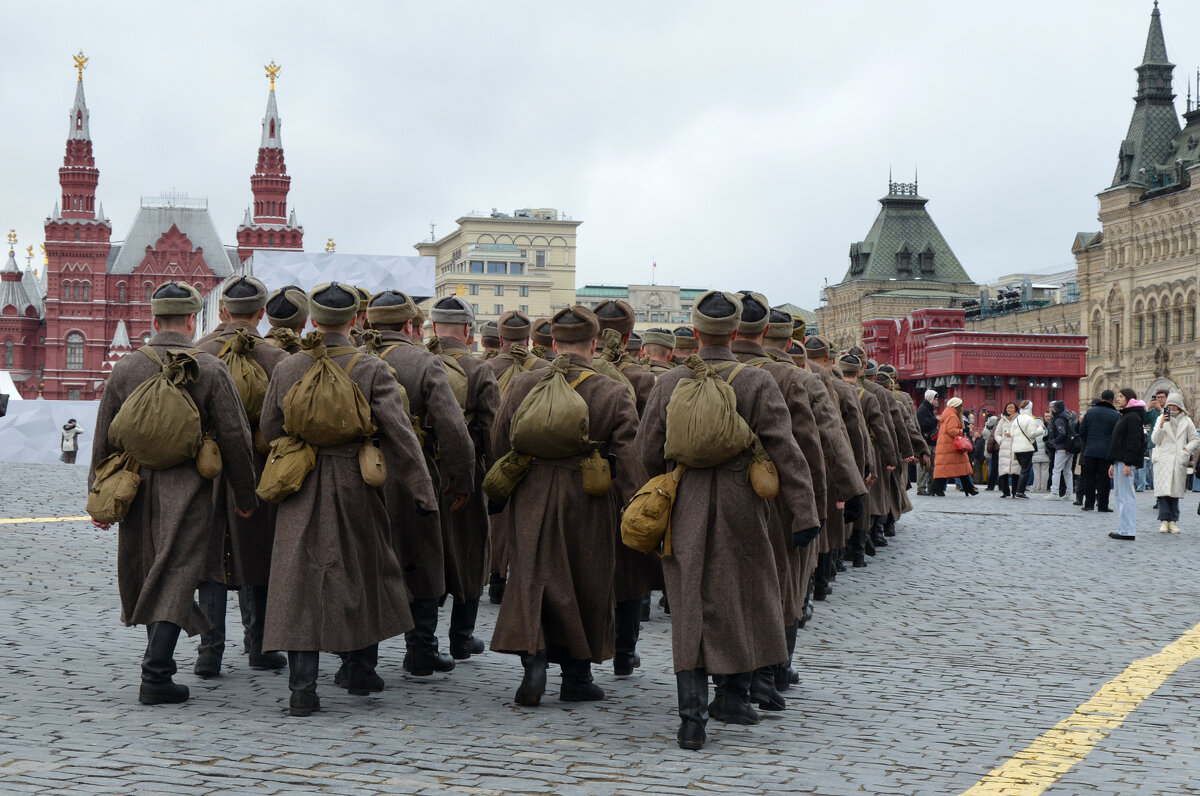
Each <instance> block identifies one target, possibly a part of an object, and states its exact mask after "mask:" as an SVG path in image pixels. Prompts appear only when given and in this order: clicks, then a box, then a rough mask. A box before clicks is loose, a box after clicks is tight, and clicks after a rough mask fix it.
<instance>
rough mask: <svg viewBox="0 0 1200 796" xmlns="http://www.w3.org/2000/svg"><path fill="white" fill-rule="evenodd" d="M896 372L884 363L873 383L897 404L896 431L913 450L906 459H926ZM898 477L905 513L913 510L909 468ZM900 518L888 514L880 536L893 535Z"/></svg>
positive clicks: (912, 411) (913, 411) (913, 412)
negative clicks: (910, 495)
mask: <svg viewBox="0 0 1200 796" xmlns="http://www.w3.org/2000/svg"><path fill="white" fill-rule="evenodd" d="M898 376H899V374H898V373H897V372H896V368H895V367H894V366H893V365H888V364H883V365H880V366H879V369H878V371H876V373H875V382H876V383H877V384H878V385H879V386H881V387H883V388H884V389H885V390H887V391H888V393H889V394H890V396H891V398H892V400H893V401H895V402H896V406H897V407H899V421H900V425H897V426H896V433H897V434H898V435H900V436H904V437H905V438H906V444H907V446H908V449H909V450H910V451H911V452H912V456H911V457H910V458H909V461H911V462H916V461H927V460H928V459H929V446H927V445H926V444H925V437H924V436H922V434H921V428H920V426H919V425H918V424H917V410H916V408H915V407H914V406H913V402H912V399H911V398H910V397H909V396H908V394H907V393H903V392H901V391H900V387H899V385H898V384H897V378H898ZM902 470H903V471H902V472H901V473H900V477H899V478H898V479H897V487H898V488H899V490H900V502H901V513H903V514H907V513H908V512H910V511H912V502H911V501H909V499H908V489H909V486H910V485H909V481H908V468H907V467H904V468H902ZM899 518H900V517H899V515H898V514H894V515H889V516H888V518H887V519H886V520H885V521H884V523H883V535H884V536H888V537H890V536H895V535H896V520H898V519H899Z"/></svg>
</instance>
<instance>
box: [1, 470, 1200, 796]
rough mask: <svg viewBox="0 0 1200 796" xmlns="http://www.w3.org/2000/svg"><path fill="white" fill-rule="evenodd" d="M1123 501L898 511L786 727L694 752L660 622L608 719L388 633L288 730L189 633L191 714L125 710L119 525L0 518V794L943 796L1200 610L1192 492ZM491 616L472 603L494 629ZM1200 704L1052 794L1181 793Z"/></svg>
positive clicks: (822, 612)
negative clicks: (1134, 537) (360, 684)
mask: <svg viewBox="0 0 1200 796" xmlns="http://www.w3.org/2000/svg"><path fill="white" fill-rule="evenodd" d="M81 470H82V468H68V467H63V466H54V465H11V464H8V465H0V479H2V481H3V484H4V486H5V490H4V492H5V495H4V497H3V498H0V518H20V517H49V516H80V515H82V514H83V513H84V512H83V503H84V500H83V479H84V473H83V472H81ZM1138 498H1139V503H1140V512H1141V519H1140V522H1139V524H1140V531H1141V535H1140V536H1139V538H1138V541H1137V542H1135V543H1133V544H1129V543H1124V542H1115V541H1111V540H1109V539H1108V538H1107V532H1108V531H1109V530H1111V529H1113V528H1115V525H1116V521H1115V516H1116V515H1115V514H1110V515H1098V514H1094V513H1088V514H1084V513H1082V512H1080V511H1079V510H1078V509H1077V508H1075V507H1073V506H1071V505H1070V504H1069V503H1068V502H1065V501H1064V502H1052V501H1046V500H1043V499H1038V498H1036V497H1035V498H1034V499H1032V500H1029V501H1021V502H1017V501H1012V500H1001V499H999V497H998V496H997V495H996V494H995V493H983V494H981V495H980V496H979V497H976V498H970V499H968V498H965V497H963V496H962V495H961V494H954V493H951V494H950V496H949V497H946V498H940V499H939V498H917V497H914V501H915V503H916V511H915V512H913V513H912V514H910V515H908V516H906V517H905V518H904V519H903V520H902V521H901V523H900V526H899V536H898V537H897V538H896V539H894V540H893V543H892V544H891V545H890V546H889V547H887V548H886V549H883V550H881V551H880V553H879V555H878V556H877V557H876V558H874V559H871V562H870V566H869V567H868V568H866V569H860V570H853V569H851V570H848V571H847V572H845V573H843V574H841V575H840V576H839V577H838V579H837V581H836V583H835V584H834V594H833V595H832V596H831V597H830V598H829V599H828V600H827V601H825V602H823V603H818V605H817V607H818V613H817V617H816V619H815V620H814V622H813V624H812V625H810V627H809V628H808V629H807V630H805V631H802V632H801V634H800V642H799V653H798V656H797V657H798V658H799V666H800V667H801V671H802V675H803V681H802V683H801V684H800V685H799V686H798V687H793V688H792V690H791V691H789V692H788V693H787V697H788V709H787V711H785V712H783V713H781V714H776V715H769V714H768V715H766V716H765V718H764V720H763V722H762V724H760V725H759V726H757V727H735V726H727V725H722V724H720V723H717V722H712V721H710V723H709V742H708V745H707V746H706V747H705V748H704V750H703V751H701V752H698V753H695V752H684V751H682V750H680V749H678V748H677V746H676V745H675V739H674V735H675V730H676V727H677V724H678V720H677V717H676V714H675V684H674V677H673V675H672V674H671V666H670V643H669V641H670V636H669V633H670V622H669V619H668V618H667V617H665V616H664V615H663V614H662V613H661V611H660V610H659V609H658V608H657V607H656V608H655V609H654V611H653V615H652V618H651V621H650V622H649V623H648V624H647V625H645V626H644V628H643V637H642V639H643V640H642V643H641V653H642V660H643V666H642V668H641V669H640V670H639V671H638V672H637V673H636V674H635V675H634V676H633V677H629V678H623V679H618V678H615V677H613V675H612V673H611V669H604V668H599V667H598V672H597V681H598V682H599V683H600V684H601V685H602V686H603V687H604V688H605V690H606V691H607V694H608V698H607V699H606V700H605V701H603V702H599V703H592V704H584V705H579V704H563V703H560V702H559V701H558V700H557V696H556V694H557V688H558V677H557V674H556V673H552V675H551V680H550V685H549V688H548V693H547V697H546V699H545V700H544V702H543V705H542V707H540V708H537V709H526V708H519V707H517V706H516V705H514V704H513V702H512V694H513V691H514V690H515V688H516V685H517V683H518V681H519V679H520V665H519V663H518V662H517V660H516V659H515V658H513V657H510V656H502V655H497V654H495V653H490V652H489V653H486V654H484V655H482V656H479V657H477V658H473V659H471V660H470V661H467V662H464V663H460V665H459V666H458V668H457V669H456V670H455V671H454V672H453V673H451V674H450V675H436V676H434V677H432V678H423V679H418V678H410V677H408V676H406V675H405V674H404V673H403V672H402V671H401V669H400V659H401V657H402V654H403V640H393V641H390V642H385V643H384V645H383V646H382V649H381V665H380V674H381V675H382V676H383V678H384V680H386V681H387V690H385V691H384V692H383V693H382V694H378V695H374V696H372V697H351V696H349V695H347V694H346V692H345V691H342V690H341V689H339V688H336V687H334V685H333V683H332V676H333V672H334V668H335V667H334V660H335V659H334V658H332V657H331V656H323V658H322V675H321V683H320V693H321V697H322V704H323V707H324V711H323V712H321V713H319V714H315V715H314V716H313V717H311V718H309V719H292V718H290V717H289V716H287V715H286V712H285V708H286V704H287V697H288V689H287V676H286V674H285V673H275V672H254V671H250V670H249V669H248V668H247V667H246V665H245V658H244V657H243V656H241V655H238V654H234V653H235V649H234V648H232V647H231V649H230V650H228V651H227V654H226V665H225V670H224V676H223V677H221V678H218V679H214V680H209V681H202V680H200V679H198V678H196V677H195V676H193V675H192V674H191V664H192V662H193V661H194V654H195V648H196V640H195V639H189V640H181V642H180V646H179V650H178V654H177V660H178V662H179V665H180V674H179V675H178V676H177V679H178V680H179V681H180V682H183V683H185V684H187V685H188V686H189V687H190V688H191V691H192V698H191V700H190V701H189V702H188V703H186V704H185V705H182V706H166V705H164V706H155V707H144V706H140V705H138V703H137V687H138V676H139V670H138V662H139V660H140V656H141V653H142V650H143V646H144V641H145V634H144V632H143V631H142V630H141V629H140V628H125V627H123V626H122V625H121V624H120V622H119V619H118V616H119V614H118V603H117V594H116V583H115V566H116V565H115V549H116V536H115V533H113V532H107V533H105V532H100V531H98V530H96V529H94V528H93V527H92V526H91V525H90V524H88V523H86V522H80V521H71V522H43V523H25V524H9V525H0V553H2V555H3V561H4V562H5V563H4V569H3V577H2V578H0V610H2V611H3V616H4V623H3V628H4V632H3V636H2V640H0V672H2V673H3V674H0V791H3V792H26V791H27V792H69V793H75V792H170V793H208V792H219V791H221V792H227V791H231V790H247V789H251V788H253V789H254V790H255V791H256V792H264V793H270V792H276V791H303V792H321V793H355V794H357V793H376V792H379V793H418V792H419V793H446V792H454V793H502V792H550V791H553V792H558V793H654V794H659V793H684V792H686V793H693V794H694V793H696V792H702V791H727V792H764V793H765V792H781V793H783V792H787V793H820V794H852V793H853V794H860V793H887V794H941V793H947V794H952V793H960V792H962V791H964V790H966V789H967V788H969V787H971V786H972V785H973V784H975V782H977V781H978V780H979V778H980V777H981V776H983V775H985V774H987V773H988V772H989V771H990V770H991V769H993V768H994V767H996V766H997V765H999V764H1001V763H1003V762H1004V761H1006V760H1007V759H1009V758H1010V757H1012V756H1013V755H1014V754H1016V753H1017V752H1019V751H1021V750H1022V749H1024V748H1025V747H1026V746H1027V745H1028V744H1029V743H1030V742H1031V741H1032V740H1033V739H1034V738H1036V737H1038V736H1039V735H1041V734H1042V733H1043V732H1045V731H1046V730H1048V729H1050V728H1051V727H1053V726H1054V725H1055V724H1056V723H1057V722H1059V721H1060V720H1062V719H1064V718H1066V717H1067V716H1069V715H1070V714H1071V713H1072V711H1073V710H1074V709H1075V708H1076V707H1077V706H1078V705H1080V704H1081V703H1082V702H1084V701H1086V700H1087V699H1088V698H1089V697H1090V696H1091V695H1092V694H1094V693H1095V692H1096V691H1097V689H1098V688H1099V687H1100V686H1101V685H1103V684H1104V683H1105V682H1107V681H1108V680H1110V679H1111V678H1113V677H1114V676H1116V675H1117V674H1118V673H1119V672H1121V671H1122V670H1123V669H1124V668H1125V667H1126V666H1127V665H1128V664H1129V663H1130V662H1131V661H1133V660H1136V659H1138V658H1142V657H1145V656H1147V655H1151V654H1153V653H1155V652H1157V651H1158V650H1160V649H1161V648H1162V647H1164V646H1165V645H1166V644H1168V643H1170V642H1171V641H1172V640H1174V639H1175V638H1177V637H1178V636H1179V635H1180V634H1182V633H1183V632H1185V631H1186V630H1188V629H1189V628H1191V627H1192V626H1193V625H1195V624H1196V623H1197V621H1198V620H1200V581H1198V579H1197V578H1196V574H1195V572H1196V567H1195V562H1196V561H1197V560H1198V559H1200V517H1197V516H1196V513H1195V509H1196V499H1195V498H1194V497H1189V498H1187V499H1185V501H1184V514H1183V523H1182V526H1183V528H1184V532H1183V534H1182V535H1181V536H1163V535H1159V534H1158V533H1155V532H1153V529H1154V527H1156V523H1155V522H1154V520H1153V517H1152V514H1151V509H1150V503H1151V500H1152V499H1151V497H1150V496H1149V495H1139V496H1138ZM229 610H230V617H229V623H230V628H231V631H232V630H234V629H235V628H236V627H237V622H238V620H237V615H236V611H237V609H236V601H235V600H233V599H231V600H230V609H229ZM495 614H496V607H495V606H491V605H486V604H485V606H484V607H483V609H482V610H481V612H480V620H481V625H482V628H481V629H482V633H483V634H484V635H485V636H486V635H487V634H488V633H489V631H490V627H491V623H492V621H493V619H494V617H495ZM446 621H448V609H447V612H445V613H444V614H443V623H444V622H446ZM443 636H444V630H443ZM1197 705H1200V663H1196V662H1193V663H1189V664H1187V665H1185V666H1183V667H1182V668H1180V669H1179V670H1178V671H1177V672H1176V673H1175V674H1174V675H1172V676H1171V677H1170V678H1169V679H1168V681H1167V682H1166V684H1165V685H1164V686H1163V687H1162V688H1161V689H1159V690H1158V691H1157V692H1156V693H1155V694H1153V695H1152V696H1150V697H1149V698H1148V699H1146V701H1145V702H1143V703H1142V704H1141V706H1140V707H1139V708H1138V709H1137V710H1136V711H1134V713H1133V715H1132V716H1130V717H1129V719H1128V720H1127V721H1126V722H1125V724H1124V725H1123V726H1121V727H1119V728H1117V729H1116V730H1115V731H1113V732H1112V734H1111V735H1110V736H1108V737H1107V738H1105V739H1103V740H1101V741H1100V743H1099V745H1098V746H1097V748H1096V749H1095V751H1093V752H1092V753H1091V754H1090V755H1089V756H1088V757H1087V758H1086V759H1084V760H1082V761H1081V762H1080V763H1079V764H1078V765H1076V766H1075V767H1074V768H1073V769H1072V770H1071V771H1070V772H1068V773H1067V775H1066V776H1065V777H1064V778H1063V779H1062V780H1061V781H1060V782H1059V783H1057V784H1055V785H1053V786H1052V787H1051V788H1050V789H1049V790H1048V791H1047V793H1050V794H1078V793H1139V794H1140V793H1144V794H1176V793H1179V794H1182V793H1194V792H1196V790H1197V788H1200V753H1198V752H1197V748H1198V747H1200V730H1197V722H1196V718H1195V716H1196V706H1197Z"/></svg>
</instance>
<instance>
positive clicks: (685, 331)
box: [671, 326, 699, 365]
mask: <svg viewBox="0 0 1200 796" xmlns="http://www.w3.org/2000/svg"><path fill="white" fill-rule="evenodd" d="M674 335H675V348H674V349H673V350H672V351H673V353H672V354H671V356H672V357H674V358H675V364H676V365H682V364H683V361H684V360H685V359H687V358H688V357H689V356H691V355H692V354H694V353H696V351H697V350H698V349H699V344H698V343H697V342H696V333H695V331H694V330H693V329H692V328H691V327H690V326H677V327H675V331H674Z"/></svg>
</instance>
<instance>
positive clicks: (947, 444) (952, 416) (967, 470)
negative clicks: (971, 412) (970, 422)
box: [933, 406, 971, 478]
mask: <svg viewBox="0 0 1200 796" xmlns="http://www.w3.org/2000/svg"><path fill="white" fill-rule="evenodd" d="M962 433H963V424H962V416H961V415H959V413H958V412H956V411H955V410H954V408H953V407H949V406H947V407H946V408H945V410H943V412H942V417H941V419H940V420H938V438H937V451H936V453H935V455H934V457H933V477H934V478H958V477H959V476H962V475H970V474H971V457H970V456H969V455H968V454H967V451H960V450H957V449H956V448H955V447H954V438H955V437H961V436H962Z"/></svg>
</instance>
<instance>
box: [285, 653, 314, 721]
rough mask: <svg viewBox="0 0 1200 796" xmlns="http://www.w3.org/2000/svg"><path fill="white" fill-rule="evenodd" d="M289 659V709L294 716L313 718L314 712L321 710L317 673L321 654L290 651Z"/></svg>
mask: <svg viewBox="0 0 1200 796" xmlns="http://www.w3.org/2000/svg"><path fill="white" fill-rule="evenodd" d="M287 658H288V688H290V689H292V698H291V701H290V702H288V708H289V709H290V710H291V713H292V715H293V716H297V717H300V718H303V717H304V716H311V715H312V714H313V711H316V710H320V709H321V700H320V699H319V698H318V697H317V672H318V671H319V669H320V663H321V653H319V652H317V651H316V650H304V651H302V652H293V651H289V652H288V654H287Z"/></svg>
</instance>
